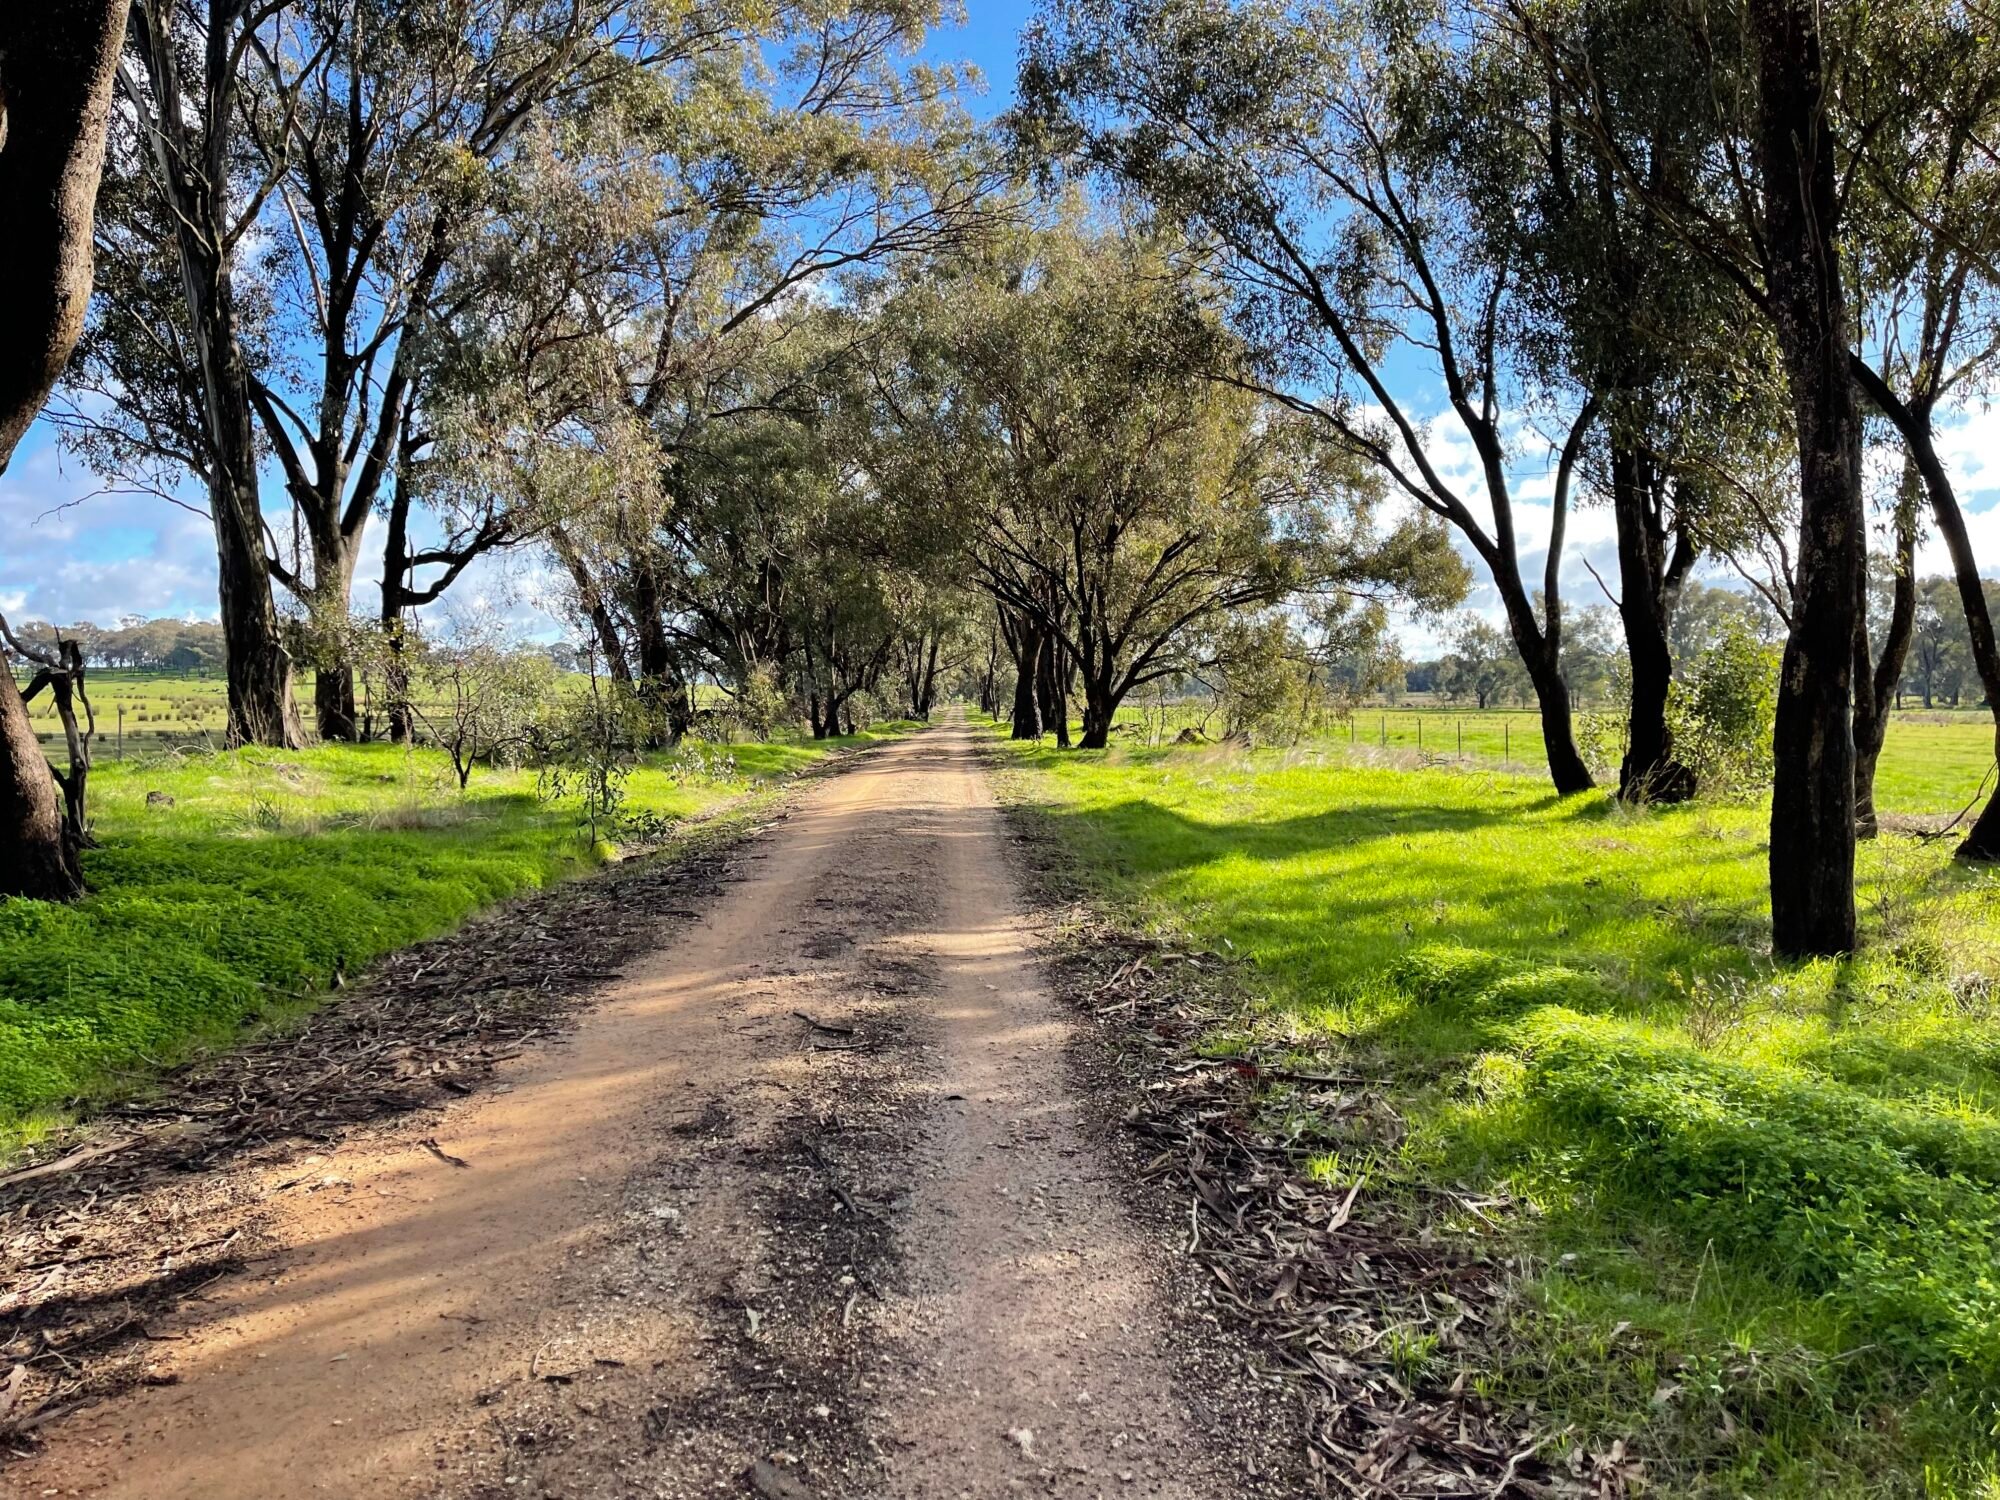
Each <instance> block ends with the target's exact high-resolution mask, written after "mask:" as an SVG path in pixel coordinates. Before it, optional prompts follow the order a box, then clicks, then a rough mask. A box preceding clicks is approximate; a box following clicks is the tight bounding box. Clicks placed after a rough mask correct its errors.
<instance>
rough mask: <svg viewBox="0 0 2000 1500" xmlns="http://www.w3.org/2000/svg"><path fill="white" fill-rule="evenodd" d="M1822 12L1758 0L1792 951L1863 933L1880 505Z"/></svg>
mask: <svg viewBox="0 0 2000 1500" xmlns="http://www.w3.org/2000/svg"><path fill="white" fill-rule="evenodd" d="M1819 15H1820V12H1819V9H1818V7H1817V6H1816V5H1815V4H1813V3H1812V0H1752V4H1751V6H1750V22H1751V27H1752V29H1753V32H1754V35H1755V41H1756V46H1757V52H1758V81H1759V85H1760V92H1761V97H1760V100H1759V106H1758V122H1757V131H1758V143H1757V144H1758V151H1757V156H1758V163H1757V165H1758V173H1759V176H1760V177H1761V179H1762V188H1763V195H1764V203H1765V239H1766V246H1767V249H1766V263H1767V289H1768V293H1769V298H1770V310H1771V313H1772V316H1773V320H1774V324H1775V327H1776V331H1777V337H1778V345H1779V347H1780V349H1781V350H1782V351H1783V354H1784V359H1785V369H1786V375H1787V377H1788V382H1789V385H1790V390H1791V397H1792V413H1793V420H1794V422H1795V424H1796V426H1797V430H1798V451H1799V499H1800V507H1799V509H1800V517H1799V546H1798V559H1797V564H1796V568H1795V575H1794V576H1795V583H1794V599H1795V605H1794V609H1793V618H1792V629H1791V634H1790V637H1789V638H1788V639H1787V640H1786V642H1785V656H1784V667H1783V673H1782V676H1781V677H1780V679H1779V683H1778V715H1777V727H1776V733H1775V737H1774V740H1775V743H1774V749H1775V755H1774V762H1775V764H1774V767H1773V770H1774V776H1775V781H1774V786H1773V790H1772V796H1771V862H1770V868H1771V942H1772V947H1773V948H1774V949H1775V951H1776V952H1777V953H1779V954H1780V955H1782V956H1784V957H1788V958H1806V957H1814V956H1819V955H1831V954H1842V953H1850V952H1852V951H1853V949H1854V939H1855V919H1854V842H1855V840H1854V725H1853V673H1854V654H1855V653H1854V638H1855V632H1856V628H1857V624H1856V622H1857V620H1858V618H1859V617H1860V614H1861V610H1862V605H1863V600H1864V597H1865V594H1864V564H1865V558H1866V547H1865V538H1866V520H1865V516H1864V513H1863V510H1862V500H1861V413H1860V408H1859V406H1858V404H1857V402H1856V400H1855V387H1854V377H1853V375H1852V374H1851V373H1850V370H1849V362H1848V347H1849V338H1848V333H1849V328H1848V310H1847V293H1846V289H1845V287H1844V285H1843V284H1842V280H1841V271H1840V245H1839V228H1838V226H1839V221H1840V195H1839V188H1838V183H1837V182H1836V179H1835V163H1834V159H1833V140H1834V132H1833V131H1832V129H1831V128H1830V126H1829V124H1828V121H1827V118H1826V97H1825V91H1826V86H1827V85H1826V77H1825V71H1824V65H1823V59H1822V56H1821V50H1820V36H1819Z"/></svg>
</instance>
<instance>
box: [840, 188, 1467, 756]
mask: <svg viewBox="0 0 2000 1500" xmlns="http://www.w3.org/2000/svg"><path fill="white" fill-rule="evenodd" d="M1208 291H1209V288H1208V287H1207V284H1206V283H1204V282H1203V281H1201V280H1200V279H1198V278H1193V277H1190V276H1189V275H1187V274H1186V272H1185V271H1184V270H1183V269H1182V268H1181V267H1179V266H1177V265H1175V264H1174V262H1173V261H1172V259H1171V258H1170V257H1168V256H1167V255H1165V254H1163V253H1162V252H1161V249H1160V248H1159V246H1158V245H1156V244H1155V243H1153V242H1151V241H1149V240H1145V239H1141V238H1135V237H1130V236H1122V235H1115V234H1093V233H1090V232H1088V231H1087V230H1078V229H1076V228H1074V227H1071V226H1068V225H1064V226H1059V227H1057V228H1055V229H1052V230H1049V231H1046V232H1040V233H1022V234H1015V235H1009V236H1004V237H1000V238H998V239H997V240H996V241H995V242H994V243H993V244H992V246H991V247H990V248H989V249H988V250H987V251H986V253H984V254H982V255H979V256H969V257H964V258H962V259H961V260H960V261H959V262H958V263H956V264H955V265H953V266H950V267H942V266H941V267H936V268H932V269H930V270H929V272H928V273H927V275H926V276H925V278H924V281H923V283H922V285H921V286H919V287H915V288H912V289H910V290H909V291H907V292H905V293H904V294H903V295H902V296H901V297H899V298H898V299H897V306H896V307H895V308H894V310H893V312H892V314H891V316H892V317H893V318H896V319H900V320H902V321H904V322H905V324H906V327H907V330H908V331H907V332H906V333H905V334H904V336H903V337H904V342H903V344H902V348H903V349H904V350H905V351H906V354H905V356H904V357H903V358H901V359H900V360H899V361H898V362H897V363H896V364H894V365H892V366H891V367H890V368H889V369H888V370H886V371H885V372H884V374H883V376H882V378H881V379H880V380H879V382H878V386H879V400H880V407H881V420H882V423H883V429H884V433H883V441H884V442H886V443H888V444H891V445H892V446H893V447H894V448H895V449H896V450H897V452H898V455H899V456H898V458H897V460H896V463H895V466H894V467H895V469H896V472H897V475H898V478H897V481H896V483H897V485H898V486H899V487H901V488H903V489H905V490H907V491H911V492H917V493H928V494H929V495H931V496H933V497H934V498H935V502H936V503H937V504H938V505H939V506H940V507H941V508H943V509H944V510H945V511H946V512H947V513H948V514H951V515H954V516H958V517H962V518H963V519H962V521H960V522H959V523H958V525H959V527H960V528H961V529H962V530H963V533H964V536H965V537H966V540H967V543H968V551H969V557H970V563H971V568H972V572H973V576H974V577H975V578H976V580H977V582H978V583H979V585H980V586H981V587H982V588H984V589H985V590H986V591H987V592H988V593H990V594H991V595H992V596H993V599H994V601H995V603H996V606H997V607H998V608H999V609H1000V610H1001V612H1002V617H1003V619H1005V620H1006V621H1007V622H1008V630H1009V632H1010V633H1011V634H1013V635H1015V636H1016V637H1017V638H1020V637H1026V638H1027V639H1029V640H1031V641H1037V642H1039V643H1040V648H1041V650H1043V651H1047V650H1048V649H1049V647H1050V646H1051V645H1052V646H1053V648H1054V650H1055V651H1056V653H1057V655H1056V658H1055V666H1056V669H1057V671H1058V672H1061V671H1062V670H1063V669H1064V668H1065V666H1068V667H1073V668H1074V670H1075V673H1076V678H1077V682H1078V685H1079V687H1080V690H1081V694H1082V699H1083V712H1082V734H1081V738H1080V739H1079V741H1078V743H1079V745H1080V746H1081V747H1082V748H1084V749H1100V748H1102V747H1104V746H1105V745H1106V744H1107V743H1108V740H1109V736H1110V732H1111V725H1112V721H1113V719H1114V717H1115V715H1116V713H1117V711H1118V707H1119V705H1120V703H1122V702H1123V701H1124V699H1125V697H1126V696H1127V695H1128V694H1129V693H1131V692H1132V691H1133V690H1134V689H1136V688H1139V687H1142V686H1144V685H1145V684H1147V683H1149V682H1153V681H1156V680H1160V679H1162V678H1165V677H1168V676H1172V675H1176V674H1179V673H1181V672H1184V671H1186V670H1187V668H1188V667H1189V665H1190V664H1191V661H1192V656H1191V653H1192V652H1193V651H1194V650H1195V649H1196V646H1197V643H1198V642H1199V640H1200V638H1201V636H1202V634H1203V632H1204V631H1205V630H1208V629H1210V628H1211V627H1213V626H1214V625H1215V624H1216V623H1217V622H1218V621H1220V620H1221V619H1223V618H1224V617H1226V616H1228V615H1229V614H1231V613H1232V612H1235V611H1239V610H1246V609H1257V608H1269V607H1272V606H1276V605H1279V604H1281V603H1285V602H1287V601H1292V600H1297V599H1301V598H1311V597H1313V596H1317V595H1325V596H1334V595H1371V596H1372V595H1378V594H1386V593H1391V592H1395V593H1399V594H1401V595H1403V596H1406V597H1409V598H1411V599H1413V600H1415V601H1417V602H1418V603H1419V604H1420V605H1423V606H1428V607H1436V606H1439V605H1441V604H1445V603H1450V602H1455V600H1456V598H1457V597H1459V596H1460V595H1462V594H1463V592H1464V588H1465V570H1464V567H1463V564H1461V563H1460V562H1459V560H1458V557H1457V554H1456V553H1455V552H1454V551H1453V550H1452V548H1451V547H1450V545H1449V543H1448V542H1447V540H1446V538H1445V534H1444V529H1443V527H1442V526H1441V525H1440V524H1438V523H1437V522H1436V521H1435V520H1434V519H1433V518H1431V517H1428V516H1425V515H1423V514H1422V513H1421V512H1420V511H1416V510H1414V509H1411V510H1410V511H1408V512H1405V513H1392V512H1394V511H1395V510H1396V507H1395V506H1394V505H1393V504H1392V503H1385V497H1384V494H1383V491H1382V489H1381V487H1380V486H1379V485H1378V484H1376V483H1375V481H1374V476H1373V475H1372V473H1371V472H1370V471H1368V470H1367V469H1366V468H1365V467H1364V466H1363V465H1360V464H1359V463H1357V462H1356V460H1355V458H1354V456H1353V455H1352V454H1351V453H1350V452H1348V451H1347V450H1346V449H1345V448H1343V447H1341V446H1339V445H1336V444H1334V443H1332V442H1329V441H1327V440H1326V438H1325V436H1324V434H1323V431H1322V430H1321V428H1320V427H1319V425H1318V424H1316V423H1313V422H1311V421H1309V420H1307V419H1306V418H1304V417H1302V416H1301V415H1299V414H1298V413H1296V412H1293V411H1290V410H1288V409H1286V408H1285V407H1283V406H1282V405H1279V404H1277V403H1275V402H1273V401H1271V400H1270V399H1269V398H1267V397H1264V396H1262V395H1260V394H1258V393H1256V392H1255V391H1253V390H1252V389H1250V388H1249V386H1250V382H1248V381H1247V380H1245V379H1242V378H1240V376H1241V368H1242V359H1243V355H1242V350H1241V347H1240V345H1239V344H1238V342H1237V340H1236V339H1235V337H1234V335H1233V334H1231V333H1230V331H1229V330H1228V328H1227V327H1226V325H1225V324H1224V322H1223V320H1222V319H1221V318H1220V316H1219V315H1218V314H1217V311H1216V309H1215V308H1214V307H1213V306H1212V305H1211V302H1212V300H1213V299H1212V298H1211V297H1210V296H1209V295H1208ZM1016 665H1017V673H1018V675H1019V676H1020V677H1023V678H1026V677H1028V676H1029V675H1030V674H1031V673H1034V672H1039V671H1040V670H1041V663H1040V662H1039V661H1034V660H1028V659H1026V658H1025V657H1024V658H1023V659H1019V660H1017V664H1016ZM1025 692H1026V689H1025V688H1021V687H1017V693H1025ZM1052 696H1053V698H1054V699H1055V704H1054V706H1055V707H1056V709H1057V712H1058V713H1061V712H1064V711H1065V710H1064V708H1063V705H1062V702H1061V698H1062V694H1061V693H1060V691H1058V692H1056V693H1055V694H1053V695H1052ZM1048 706H1049V705H1048V704H1046V703H1044V704H1041V705H1039V707H1040V708H1041V710H1042V711H1043V712H1046V709H1047V707H1048Z"/></svg>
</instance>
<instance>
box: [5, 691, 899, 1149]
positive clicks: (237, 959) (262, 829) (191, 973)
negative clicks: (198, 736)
mask: <svg viewBox="0 0 2000 1500" xmlns="http://www.w3.org/2000/svg"><path fill="white" fill-rule="evenodd" d="M896 729H897V726H888V727H887V728H885V729H882V730H878V731H876V732H875V733H873V734H864V735H861V736H857V737H855V738H854V739H847V740H832V741H825V742H821V743H812V742H804V743H786V744H748V745H733V746H719V747H694V746H688V747H684V749H683V751H682V752H680V753H678V754H675V755H671V756H668V755H662V756H657V757H654V758H653V759H652V761H651V763H649V764H648V765H647V766H646V767H644V768H642V769H640V770H638V771H635V772H634V773H633V775H632V776H631V778H630V780H629V782H628V784H627V792H628V800H627V805H628V807H630V808H631V809H632V810H634V811H638V812H645V813H651V814H655V815H658V816H660V817H664V818H684V817H689V816H693V815H696V814H701V813H706V812H710V811H713V810H715V809H716V808H719V807H721V806H722V805H724V804H725V803H728V802H730V801H731V800H733V799H735V798H738V797H741V796H743V795H745V794H746V793H749V792H751V791H752V790H753V789H754V788H755V787H756V786H757V785H759V784H760V783H762V782H766V781H769V780H770V779H771V778H773V777H776V776H780V775H783V774H785V773H788V772H793V771H797V770H801V769H803V768H805V767H807V766H810V765H811V764H813V763H814V762H816V761H818V760H820V759H821V758H823V757H824V756H825V755H826V754H827V753H829V751H830V750H832V749H834V748H837V747H840V746H847V745H855V744H857V743H863V742H866V741H868V740H870V739H873V738H878V737H881V736H883V735H886V734H891V733H894V732H896ZM91 790H92V806H93V809H94V814H95V827H96V833H97V837H98V840H99V844H100V847H98V848H96V849H93V850H89V851H86V853H85V855H84V873H85V877H86V879H87V881H88V882H89V886H90V893H89V894H88V895H87V896H86V897H85V898H84V899H83V900H82V901H80V902H77V903H76V904H74V905H72V906H58V905H50V904H46V903H42V902H35V901H0V1152H4V1149H5V1148H6V1147H7V1146H8V1145H10V1144H17V1143H19V1142H20V1141H22V1140H24V1139H30V1138H32V1137H33V1136H34V1135H36V1134H37V1133H38V1132H39V1131H40V1130H41V1129H43V1128H45V1127H46V1126H47V1125H48V1124H49V1123H51V1122H52V1121H53V1120H54V1119H56V1118H59V1117H60V1116H61V1114H62V1113H63V1112H65V1111H67V1110H70V1109H72V1108H74V1107H75V1106H76V1105H77V1104H78V1103H80V1102H87V1101H89V1100H91V1099H94V1098H99V1097H103V1096H106V1095H109V1094H115V1093H119V1092H125V1091H129V1090H130V1089H131V1088H133V1087H135V1086H141V1085H143V1082H144V1080H145V1078H146V1077H147V1076H148V1075H150V1074H151V1073H153V1072H154V1071H156V1070H157V1069H159V1068H161V1067H163V1066H166V1065H169V1064H172V1063H173V1062H175V1061H178V1060H180V1059H182V1058H185V1057H187V1056H188V1055H190V1054H191V1053H193V1052H194V1051H196V1050H199V1049H201V1048H204V1047H212V1046H217V1045H221V1044H225V1043H226V1042H227V1041H228V1040H229V1038H231V1037H232V1036H234V1035H235V1034H236V1033H237V1032H238V1031H239V1030H240V1029H241V1028H242V1027H243V1026H244V1025H245V1024H246V1023H248V1022H251V1021H254V1020H256V1019H257V1018H259V1017H261V1016H265V1015H267V1014H273V1013H277V1012H282V1011H284V1010H286V1009H287V1008H296V1007H297V1006H298V1005H300V1004H302V1003H310V1002H311V1000H312V999H313V998H314V997H316V996H317V995H319V994H320V993H322V992H323V990H324V987H325V986H326V985H327V984H328V983H329V981H330V980H331V978H332V976H333V974H334V973H335V972H336V971H345V972H346V973H348V974H350V975H351V974H354V973H356V972H358V971H359V970H360V969H361V968H362V967H363V966H364V965H366V964H367V963H368V961H369V960H370V959H373V958H375V957H377V956H379V955H381V954H383V953H386V952H388V951H390V950H392V949H395V948H399V947H402V946H405V945H407V944H409V943H413V942H418V941H420V940H422V939H425V938H429V937H435V936H437V935H439V934H440V933H443V932H446V931H449V930H450V929H452V928H453V927H455V926H457V925H458V924H460V923H462V922H463V921H465V919H466V918H468V917H470V916H472V915H473V914H474V913H476V912H478V911H479V910H481V909H482V908H484V907H488V906H491V905H492V904H493V903H495V902H497V901H500V900H502V899H504V898H506V897H509V896H513V895H517V894H519V893H522V892H524V891H530V890H534V889H537V888H540V887H543V886H546V885H548V884H550V883H551V882H553V881H557V880H561V879H563V878H565V877H567V876H571V875H575V874H577V873H579V872H581V871H583V870H585V869H586V868H588V867H589V866H590V865H592V864H593V863H595V862H596V861H597V860H598V859H599V858H600V857H601V851H600V850H597V849H594V848H593V847H592V846H591V845H590V844H589V843H588V841H587V840H586V838H585V837H584V835H583V834H582V832H581V831H580V829H579V825H578V821H577V818H576V816H575V814H574V811H573V809H571V808H567V807H563V806H560V805H556V806H550V805H545V804H543V803H542V802H540V801H539V800H538V799H537V797H536V795H535V778H534V773H533V772H531V771H504V770H492V769H485V768H482V769H479V770H477V771H475V772H474V773H473V777H472V782H471V785H470V787H469V788H468V790H467V792H466V794H465V795H464V796H460V795H459V793H458V791H457V789H456V784H455V782H454V780H453V778H452V775H451V771H450V767H449V764H448V763H447V761H446V759H445V758H444V756H443V755H442V754H440V753H439V752H436V751H431V750H421V749H419V750H412V749H404V748H399V747H395V746H389V745H367V746H351V745H340V746H323V747H320V748H317V749H313V750H307V751H296V752H286V751H269V750H244V751H238V752H231V753H214V754H187V755H176V756H167V757H159V758H149V759H146V760H127V761H125V762H122V763H119V762H111V763H106V764H102V765H100V767H99V769H98V771H97V773H96V774H95V775H94V776H93V778H92V781H91ZM154 792H158V793H161V794H164V795H165V796H168V797H171V798H172V799H173V804H172V806H163V805H148V801H147V798H148V794H149V793H154Z"/></svg>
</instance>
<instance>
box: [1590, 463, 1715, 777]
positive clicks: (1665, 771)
mask: <svg viewBox="0 0 2000 1500" xmlns="http://www.w3.org/2000/svg"><path fill="white" fill-rule="evenodd" d="M1663 482H1664V477H1663V476H1662V475H1660V474H1658V473H1657V472H1655V471H1654V468H1653V465H1652V463H1651V462H1650V460H1649V459H1648V458H1647V457H1646V456H1645V455H1643V454H1641V453H1639V452H1637V451H1635V450H1634V449H1633V448H1632V446H1631V445H1630V444H1629V443H1625V442H1621V441H1618V440H1617V439H1616V438H1614V440H1613V443H1612V450H1611V509H1612V514H1613V517H1614V519H1615V521H1616V523H1617V528H1618V593H1619V598H1618V616H1619V619H1620V621H1621V622H1622V624H1623V625H1624V628H1625V654H1626V658H1627V660H1628V662H1629V663H1630V665H1631V671H1632V705H1631V712H1630V715H1629V719H1628V723H1627V733H1626V742H1625V743H1626V748H1625V758H1624V760H1623V761H1622V762H1621V763H1620V765H1619V767H1618V796H1619V799H1620V800H1621V801H1624V802H1685V801H1686V800H1687V799H1688V798H1689V797H1692V796H1693V795H1694V793H1695V778H1694V773H1693V772H1692V771H1690V770H1689V769H1688V768H1687V767H1686V766H1685V765H1683V764H1682V763H1681V762H1680V761H1679V760H1677V759H1675V757H1674V736H1673V731H1672V729H1671V728H1669V726H1668V724H1667V699H1668V696H1669V694H1670V693H1671V692H1672V690H1673V681H1674V656H1673V650H1672V648H1671V647H1670V646H1669V645H1668V643H1667V628H1668V625H1669V624H1670V623H1671V621H1672V617H1673V604H1674V596H1675V595H1676V593H1678V591H1679V584H1680V579H1681V578H1682V577H1684V576H1685V575H1686V573H1687V570H1688V569H1689V568H1690V567H1692V566H1693V557H1692V554H1691V550H1690V549H1689V548H1688V547H1687V544H1686V542H1685V539H1684V538H1683V539H1677V541H1676V546H1675V549H1674V553H1673V555H1672V556H1671V557H1670V556H1669V555H1668V553H1667V527H1666V517H1665V510H1666V504H1665V496H1664V494H1662V493H1661V491H1660V486H1661V485H1662V483H1663Z"/></svg>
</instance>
